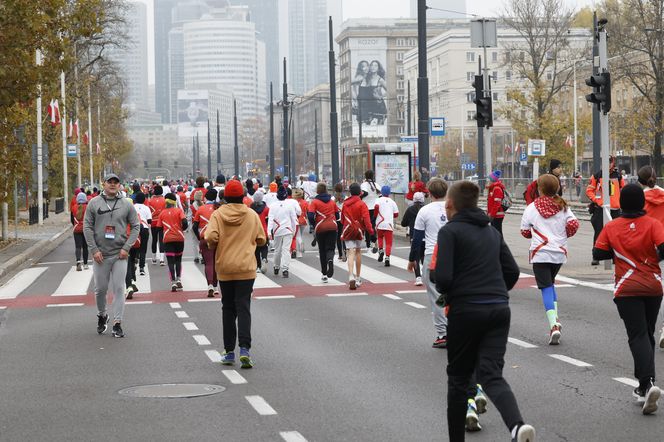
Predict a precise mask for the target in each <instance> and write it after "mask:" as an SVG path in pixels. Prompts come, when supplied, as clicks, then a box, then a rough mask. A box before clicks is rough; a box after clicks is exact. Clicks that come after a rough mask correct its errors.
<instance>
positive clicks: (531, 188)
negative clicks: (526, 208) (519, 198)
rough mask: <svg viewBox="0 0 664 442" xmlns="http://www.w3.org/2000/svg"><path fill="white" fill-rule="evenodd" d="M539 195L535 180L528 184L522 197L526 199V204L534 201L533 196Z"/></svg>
mask: <svg viewBox="0 0 664 442" xmlns="http://www.w3.org/2000/svg"><path fill="white" fill-rule="evenodd" d="M538 196H539V190H537V180H535V181H533V182H531V183H530V184H528V187H526V190H524V191H523V199H524V200H525V201H526V205H528V204H530V203H532V202H533V201H535V198H537V197H538Z"/></svg>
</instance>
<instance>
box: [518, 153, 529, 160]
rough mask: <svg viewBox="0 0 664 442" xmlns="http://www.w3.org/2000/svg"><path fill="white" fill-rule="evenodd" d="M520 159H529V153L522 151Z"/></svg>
mask: <svg viewBox="0 0 664 442" xmlns="http://www.w3.org/2000/svg"><path fill="white" fill-rule="evenodd" d="M519 161H528V154H527V153H525V152H521V157H520V158H519Z"/></svg>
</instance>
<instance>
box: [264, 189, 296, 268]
mask: <svg viewBox="0 0 664 442" xmlns="http://www.w3.org/2000/svg"><path fill="white" fill-rule="evenodd" d="M287 198H288V191H287V190H286V188H284V187H281V188H280V189H279V190H278V191H277V201H276V202H273V203H272V206H271V207H270V213H269V215H268V223H267V232H268V234H269V235H270V236H271V237H272V239H273V240H274V267H273V269H274V274H275V275H278V274H279V270H281V275H282V276H283V277H284V278H288V265H289V264H290V259H291V253H290V246H291V241H292V240H293V235H294V234H295V227H296V226H297V217H298V213H297V212H298V210H299V205H297V203H295V204H293V203H292V200H290V201H289V200H287ZM296 205H297V208H296Z"/></svg>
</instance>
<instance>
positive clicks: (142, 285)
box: [136, 263, 152, 293]
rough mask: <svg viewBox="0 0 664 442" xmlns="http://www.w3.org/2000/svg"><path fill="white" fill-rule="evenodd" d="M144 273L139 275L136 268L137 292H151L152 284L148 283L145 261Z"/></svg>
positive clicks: (148, 270) (147, 269) (147, 270)
mask: <svg viewBox="0 0 664 442" xmlns="http://www.w3.org/2000/svg"><path fill="white" fill-rule="evenodd" d="M144 270H145V275H143V276H141V275H140V270H139V269H136V286H137V287H138V292H137V293H152V286H151V285H150V269H149V267H148V265H147V263H146V265H145V268H144Z"/></svg>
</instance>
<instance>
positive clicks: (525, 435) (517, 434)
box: [512, 424, 535, 442]
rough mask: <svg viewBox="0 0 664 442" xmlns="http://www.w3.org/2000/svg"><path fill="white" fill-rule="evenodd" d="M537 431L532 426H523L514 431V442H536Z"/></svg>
mask: <svg viewBox="0 0 664 442" xmlns="http://www.w3.org/2000/svg"><path fill="white" fill-rule="evenodd" d="M534 441H535V429H534V428H533V427H532V426H531V425H527V424H521V425H517V426H516V427H514V429H513V430H512V442H534Z"/></svg>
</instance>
